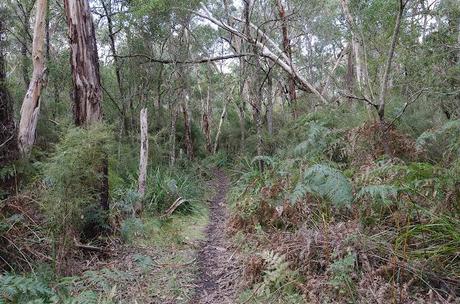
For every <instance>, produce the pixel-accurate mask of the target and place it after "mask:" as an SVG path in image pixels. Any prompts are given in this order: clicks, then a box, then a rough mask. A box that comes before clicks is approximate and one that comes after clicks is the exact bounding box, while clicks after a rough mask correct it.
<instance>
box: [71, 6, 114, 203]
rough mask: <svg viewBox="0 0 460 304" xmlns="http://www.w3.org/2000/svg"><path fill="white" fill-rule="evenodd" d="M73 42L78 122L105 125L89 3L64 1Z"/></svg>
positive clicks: (103, 199) (105, 187)
mask: <svg viewBox="0 0 460 304" xmlns="http://www.w3.org/2000/svg"><path fill="white" fill-rule="evenodd" d="M64 9H65V13H66V17H67V24H68V35H69V40H70V65H71V68H72V80H73V86H74V92H73V98H74V120H75V124H76V125H77V126H83V127H88V126H91V125H92V124H95V123H98V122H100V121H102V110H101V107H102V86H101V79H100V74H99V58H98V54H97V44H96V35H95V31H94V24H93V18H92V14H91V10H90V7H89V3H88V0H64ZM100 172H101V175H102V181H101V187H100V197H99V198H100V204H101V207H102V209H103V210H108V209H109V183H108V160H107V157H106V158H105V159H104V161H103V163H102V164H101V168H100Z"/></svg>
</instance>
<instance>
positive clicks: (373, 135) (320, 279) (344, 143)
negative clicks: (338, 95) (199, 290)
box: [229, 114, 460, 303]
mask: <svg viewBox="0 0 460 304" xmlns="http://www.w3.org/2000/svg"><path fill="white" fill-rule="evenodd" d="M316 116H321V115H320V114H318V115H316ZM312 117H315V115H307V116H305V117H302V118H300V119H298V120H297V122H296V123H294V124H293V125H292V126H291V130H295V131H292V132H295V133H296V134H297V135H299V134H301V135H302V136H301V137H303V139H302V138H298V139H297V142H292V143H291V144H290V145H287V144H284V143H283V144H280V145H279V146H280V149H278V150H277V152H276V153H275V154H272V155H270V156H264V157H262V158H259V160H263V162H264V163H265V164H266V165H265V166H264V170H263V171H261V170H260V167H259V166H257V165H256V164H255V162H254V161H250V159H248V158H246V159H244V158H243V159H240V160H239V161H237V162H236V164H235V165H234V166H233V171H232V172H233V179H234V181H235V186H234V187H233V188H232V189H231V192H230V201H231V202H232V210H233V212H232V219H231V221H230V223H229V229H230V231H232V232H233V233H234V235H235V241H236V242H237V243H239V244H240V246H241V248H242V254H243V255H244V256H246V258H245V259H247V260H248V261H249V262H248V263H246V264H245V267H246V268H245V281H246V282H247V286H248V289H247V290H246V292H245V293H244V295H245V296H243V297H242V298H243V299H242V300H241V301H242V302H245V301H246V302H245V303H247V302H248V301H249V302H250V301H251V300H250V299H253V300H254V301H259V302H261V303H281V302H279V298H280V297H281V298H283V299H286V303H289V300H287V299H289V298H290V297H292V296H293V297H295V295H297V296H299V297H301V299H302V300H299V299H298V302H307V303H371V302H377V303H385V302H386V301H390V302H395V303H396V302H397V303H413V302H414V301H418V302H417V303H433V302H435V301H439V302H445V301H446V302H449V301H455V300H454V299H456V300H458V299H459V296H460V289H459V288H458V286H460V272H459V271H458V269H460V268H459V267H460V258H459V256H458V252H459V251H460V242H459V240H460V232H459V231H460V220H459V212H460V209H459V208H458V202H459V199H460V195H459V191H458V189H459V188H458V185H459V184H460V183H459V178H458V176H459V175H458V174H457V173H458V172H459V161H458V157H459V154H458V151H459V145H458V138H459V137H458V136H456V134H457V133H456V132H458V123H457V122H456V121H453V122H448V123H447V124H446V125H444V126H441V127H439V128H437V129H433V130H429V131H426V132H425V133H423V134H422V135H421V136H420V137H419V138H418V139H411V138H410V136H408V135H405V134H402V133H401V132H399V131H398V130H397V128H395V127H394V126H391V128H389V130H388V135H387V136H389V138H390V139H389V141H390V142H392V144H391V151H392V154H391V155H385V153H384V151H383V148H382V146H381V145H382V140H381V138H379V133H378V132H377V131H376V130H377V129H375V127H374V126H373V125H372V124H369V123H366V124H364V125H361V126H359V125H357V126H355V127H354V128H350V127H348V126H346V125H344V124H341V123H337V122H336V120H337V119H338V118H337V117H335V118H334V117H333V115H331V116H329V118H328V119H326V120H322V121H323V122H322V123H318V122H317V121H316V120H315V119H313V118H312ZM283 132H284V133H288V132H289V131H286V130H284V131H283ZM393 147H394V148H393ZM248 240H251V241H249V242H248ZM266 254H268V256H267V255H266ZM269 257H271V258H269ZM266 258H269V260H270V259H271V260H273V261H277V263H276V264H277V265H278V266H276V267H275V266H273V265H272V264H270V262H266ZM288 277H290V278H291V279H287V278H288ZM283 282H284V284H285V285H283ZM280 286H282V288H280Z"/></svg>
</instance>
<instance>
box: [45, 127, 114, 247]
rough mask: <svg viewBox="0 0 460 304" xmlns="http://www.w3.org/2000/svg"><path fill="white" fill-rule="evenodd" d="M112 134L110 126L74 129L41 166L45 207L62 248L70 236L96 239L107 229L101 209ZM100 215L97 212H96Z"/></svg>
mask: <svg viewBox="0 0 460 304" xmlns="http://www.w3.org/2000/svg"><path fill="white" fill-rule="evenodd" d="M112 140H113V136H112V132H111V131H110V129H109V128H108V127H107V126H104V125H102V124H101V125H95V126H92V127H91V128H88V129H83V128H71V129H69V130H68V131H67V132H66V133H65V134H64V136H63V137H62V139H61V140H60V142H59V143H58V144H57V145H56V147H55V151H54V153H53V154H52V156H51V157H50V158H49V159H48V160H47V161H46V162H44V163H42V164H41V168H42V170H43V178H42V179H43V184H44V186H45V190H44V192H43V194H42V206H43V209H44V212H45V215H46V218H47V219H48V226H49V227H50V229H51V231H52V233H53V235H54V237H55V240H58V239H59V240H61V241H60V242H59V243H60V244H58V246H60V245H63V244H65V243H66V242H67V241H66V240H64V239H67V238H68V237H69V236H70V235H75V234H80V236H83V237H92V236H93V234H94V232H95V231H101V229H105V228H106V226H105V225H106V221H105V220H104V218H105V216H106V215H105V214H104V213H103V212H101V210H100V208H99V192H100V185H101V181H102V178H103V176H102V173H101V168H102V166H103V162H104V161H105V160H106V159H107V157H108V155H111V150H112V149H111V147H112V146H111V143H112ZM95 211H97V212H95Z"/></svg>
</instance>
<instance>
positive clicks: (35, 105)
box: [18, 0, 47, 155]
mask: <svg viewBox="0 0 460 304" xmlns="http://www.w3.org/2000/svg"><path fill="white" fill-rule="evenodd" d="M46 10H47V0H38V1H37V16H36V18H35V27H34V38H33V43H32V62H33V67H34V70H33V73H32V80H31V82H30V84H29V88H28V90H27V93H26V96H25V97H24V101H23V102H22V107H21V120H20V122H19V134H18V146H19V149H20V151H21V153H22V154H23V155H27V154H28V153H29V152H30V150H31V148H32V146H33V144H34V141H35V131H36V128H37V121H38V114H39V113H40V96H41V91H42V86H43V82H44V76H45V58H44V53H43V49H44V43H45V28H46V22H45V19H46Z"/></svg>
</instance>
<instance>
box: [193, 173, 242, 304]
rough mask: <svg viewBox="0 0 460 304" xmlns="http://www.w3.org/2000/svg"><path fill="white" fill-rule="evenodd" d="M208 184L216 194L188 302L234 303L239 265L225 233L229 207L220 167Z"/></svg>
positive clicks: (226, 180)
mask: <svg viewBox="0 0 460 304" xmlns="http://www.w3.org/2000/svg"><path fill="white" fill-rule="evenodd" d="M213 175H214V179H213V180H212V182H211V187H213V188H214V190H215V195H214V197H213V198H212V200H211V201H210V206H209V210H210V214H209V224H208V226H207V227H206V230H205V232H206V239H205V240H203V241H202V244H201V249H200V250H199V252H198V257H197V265H198V276H197V281H196V288H195V295H194V297H193V298H192V301H191V303H203V304H208V303H209V304H211V303H222V304H225V303H235V297H236V293H237V290H238V287H237V286H236V284H237V282H238V278H240V277H241V272H242V268H241V267H239V266H238V261H237V257H236V250H235V249H232V246H231V242H230V240H229V239H228V237H227V235H226V229H225V228H226V223H227V220H228V210H227V205H226V195H227V191H228V188H229V180H228V177H227V176H226V175H225V173H224V172H223V171H221V170H219V169H215V170H214V172H213Z"/></svg>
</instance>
